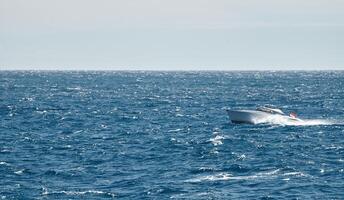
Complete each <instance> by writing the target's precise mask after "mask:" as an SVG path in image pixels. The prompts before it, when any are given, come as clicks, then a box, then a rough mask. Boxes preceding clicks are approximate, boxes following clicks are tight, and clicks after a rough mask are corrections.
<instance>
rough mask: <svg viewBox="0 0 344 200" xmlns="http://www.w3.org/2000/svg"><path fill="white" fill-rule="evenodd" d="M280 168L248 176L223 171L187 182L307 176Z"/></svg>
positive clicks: (285, 178)
mask: <svg viewBox="0 0 344 200" xmlns="http://www.w3.org/2000/svg"><path fill="white" fill-rule="evenodd" d="M280 171H281V170H280V169H275V170H272V171H264V172H258V173H256V174H253V175H247V176H233V175H232V174H229V173H225V172H221V173H217V174H214V175H206V176H200V177H197V178H193V179H188V180H186V182H192V183H197V182H203V181H227V180H255V179H258V180H261V179H272V178H278V177H284V178H283V180H287V179H288V180H289V179H290V178H289V176H306V175H305V174H303V173H302V172H287V173H284V174H281V173H280Z"/></svg>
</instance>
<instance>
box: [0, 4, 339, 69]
mask: <svg viewBox="0 0 344 200" xmlns="http://www.w3.org/2000/svg"><path fill="white" fill-rule="evenodd" d="M343 10H344V0H0V70H16V69H24V70H32V69H38V70H344V56H343V55H344V12H343Z"/></svg>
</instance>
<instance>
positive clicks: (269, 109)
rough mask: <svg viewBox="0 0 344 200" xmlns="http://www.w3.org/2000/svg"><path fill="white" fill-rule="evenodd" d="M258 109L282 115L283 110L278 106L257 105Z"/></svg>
mask: <svg viewBox="0 0 344 200" xmlns="http://www.w3.org/2000/svg"><path fill="white" fill-rule="evenodd" d="M257 110H258V111H262V112H266V113H270V114H279V115H284V112H282V110H280V109H278V108H269V107H265V106H264V107H259V108H257Z"/></svg>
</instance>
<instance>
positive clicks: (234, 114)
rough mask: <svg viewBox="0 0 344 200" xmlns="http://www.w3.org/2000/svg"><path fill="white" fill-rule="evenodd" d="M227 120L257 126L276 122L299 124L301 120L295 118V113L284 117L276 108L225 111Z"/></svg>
mask: <svg viewBox="0 0 344 200" xmlns="http://www.w3.org/2000/svg"><path fill="white" fill-rule="evenodd" d="M227 113H228V115H229V119H230V120H231V121H232V122H233V123H249V124H258V123H269V122H276V121H285V122H300V121H302V120H301V119H299V118H297V117H296V114H295V113H293V112H292V113H290V115H289V116H288V115H286V114H284V113H283V112H282V110H280V109H278V108H270V107H259V108H257V109H256V110H231V109H227Z"/></svg>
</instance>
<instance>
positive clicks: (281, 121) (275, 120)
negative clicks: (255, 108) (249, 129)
mask: <svg viewBox="0 0 344 200" xmlns="http://www.w3.org/2000/svg"><path fill="white" fill-rule="evenodd" d="M262 123H266V124H276V125H284V126H320V125H335V124H343V123H338V122H335V121H330V120H326V119H304V120H299V121H298V120H290V118H287V117H284V116H272V117H266V118H260V119H256V120H255V124H262Z"/></svg>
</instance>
